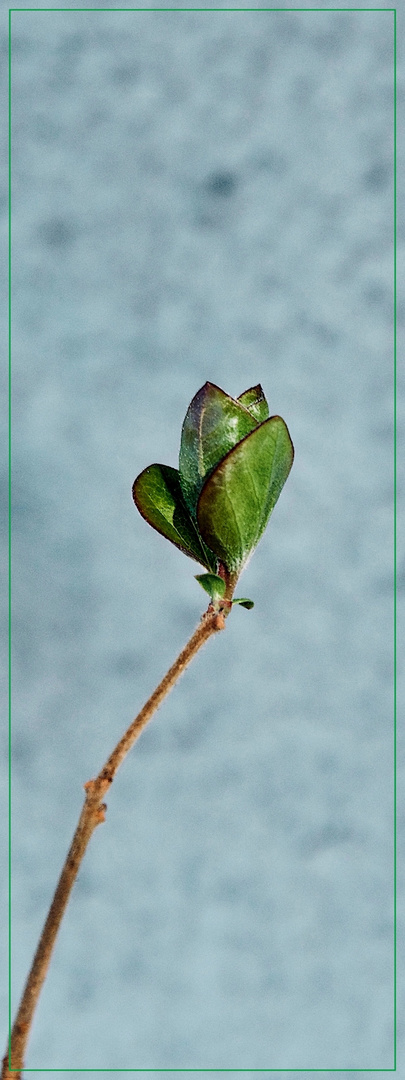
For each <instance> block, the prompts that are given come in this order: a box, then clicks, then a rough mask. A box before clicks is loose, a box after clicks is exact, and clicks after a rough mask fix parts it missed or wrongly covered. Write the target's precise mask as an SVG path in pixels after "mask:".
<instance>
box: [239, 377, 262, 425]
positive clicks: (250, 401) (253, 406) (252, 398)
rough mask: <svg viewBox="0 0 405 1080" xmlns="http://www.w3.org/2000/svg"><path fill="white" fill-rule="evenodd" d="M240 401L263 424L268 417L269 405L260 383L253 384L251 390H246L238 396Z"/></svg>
mask: <svg viewBox="0 0 405 1080" xmlns="http://www.w3.org/2000/svg"><path fill="white" fill-rule="evenodd" d="M238 401H240V403H241V405H244V406H245V409H248V410H249V412H250V413H251V415H252V416H253V418H254V420H256V422H257V423H258V424H262V423H263V420H267V419H268V415H269V406H268V404H267V401H266V398H265V396H264V393H263V390H262V388H261V386H260V383H258V384H257V386H251V388H250V390H245V392H244V394H241V395H240V397H238Z"/></svg>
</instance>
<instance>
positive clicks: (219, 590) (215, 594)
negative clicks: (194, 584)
mask: <svg viewBox="0 0 405 1080" xmlns="http://www.w3.org/2000/svg"><path fill="white" fill-rule="evenodd" d="M195 579H196V581H198V583H199V585H202V588H203V589H205V591H206V592H207V593H208V595H209V596H210V597H211V600H213V601H215V600H217V599H218V598H219V599H220V600H222V597H223V595H224V593H225V589H226V585H225V582H224V579H223V578H221V577H219V575H218V574H196V575H195Z"/></svg>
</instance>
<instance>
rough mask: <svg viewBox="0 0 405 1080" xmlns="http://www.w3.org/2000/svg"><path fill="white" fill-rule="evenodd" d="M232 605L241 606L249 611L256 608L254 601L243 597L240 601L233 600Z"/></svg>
mask: <svg viewBox="0 0 405 1080" xmlns="http://www.w3.org/2000/svg"><path fill="white" fill-rule="evenodd" d="M232 603H233V604H240V606H241V607H245V608H248V610H250V608H252V607H254V606H255V605H254V602H253V600H247V598H246V596H243V597H242V599H239V600H232Z"/></svg>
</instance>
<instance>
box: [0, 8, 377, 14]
mask: <svg viewBox="0 0 405 1080" xmlns="http://www.w3.org/2000/svg"><path fill="white" fill-rule="evenodd" d="M396 10H397V9H396V8H380V7H372V8H298V7H293V8H285V7H284V8H265V7H260V8H254V7H249V8H244V7H235V8H234V7H222V8H214V7H213V8H205V7H204V8H199V7H190V8H188V7H187V8H186V7H185V8H173V7H170V8H165V7H161V8H160V7H159V8H156V7H153V8H150V7H136V8H130V7H126V8H118V7H117V8H110V7H105V8H74V7H71V8H63V7H60V8H47V7H40V8H25V7H21V8H9V11H10V12H11V11H394V12H395V13H396Z"/></svg>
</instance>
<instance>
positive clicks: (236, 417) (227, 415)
mask: <svg viewBox="0 0 405 1080" xmlns="http://www.w3.org/2000/svg"><path fill="white" fill-rule="evenodd" d="M256 426H257V421H256V420H255V419H254V416H253V415H252V414H251V412H250V411H249V410H248V409H247V408H245V407H244V405H242V404H241V403H240V402H239V401H237V400H236V398H232V397H230V396H229V394H225V393H224V391H223V390H220V388H219V386H215V385H214V383H210V382H206V383H205V385H204V386H202V387H201V390H199V391H198V393H197V394H196V395H195V397H194V398H193V400H192V402H191V404H190V405H189V408H188V410H187V414H186V417H185V420H184V424H183V429H182V433H181V445H180V457H179V473H180V484H181V488H182V492H183V495H184V499H185V502H186V504H187V506H188V508H189V510H190V511H191V513H192V514H193V515H195V512H196V507H197V500H198V496H199V493H200V491H201V488H202V486H203V484H204V481H205V479H206V477H207V475H208V474H209V473H210V472H212V470H213V469H214V468H215V466H216V465H218V462H220V461H221V460H222V458H224V457H225V454H227V453H228V451H229V450H231V448H232V447H234V446H235V445H236V444H237V443H238V442H239V441H240V440H241V439H243V438H244V436H245V435H247V434H248V433H249V432H250V431H252V430H253V429H254V428H255V427H256Z"/></svg>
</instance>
